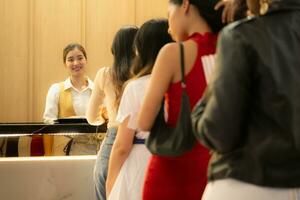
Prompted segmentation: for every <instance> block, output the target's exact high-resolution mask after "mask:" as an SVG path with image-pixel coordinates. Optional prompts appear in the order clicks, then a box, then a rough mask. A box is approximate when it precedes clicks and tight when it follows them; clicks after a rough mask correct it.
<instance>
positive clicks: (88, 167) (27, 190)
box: [0, 155, 96, 200]
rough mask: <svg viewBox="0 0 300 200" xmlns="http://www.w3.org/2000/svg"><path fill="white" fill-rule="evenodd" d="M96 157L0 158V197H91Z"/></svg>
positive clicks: (49, 199)
mask: <svg viewBox="0 0 300 200" xmlns="http://www.w3.org/2000/svg"><path fill="white" fill-rule="evenodd" d="M95 160H96V156H94V155H93V156H53V157H17V158H0V199H1V200H27V199H28V200H83V199H84V200H94V199H95V193H94V185H93V168H94V164H95Z"/></svg>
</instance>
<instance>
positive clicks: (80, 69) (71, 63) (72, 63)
mask: <svg viewBox="0 0 300 200" xmlns="http://www.w3.org/2000/svg"><path fill="white" fill-rule="evenodd" d="M86 63H87V61H86V58H85V57H84V55H83V53H82V52H81V51H80V50H79V49H77V48H75V49H73V50H71V51H69V53H68V54H67V56H66V62H65V65H66V67H67V69H68V71H69V74H70V76H82V75H83V76H84V75H85V65H86Z"/></svg>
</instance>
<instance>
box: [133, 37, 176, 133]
mask: <svg viewBox="0 0 300 200" xmlns="http://www.w3.org/2000/svg"><path fill="white" fill-rule="evenodd" d="M176 67H178V70H179V47H178V44H176V43H170V44H167V45H165V46H164V47H163V48H162V49H161V50H160V52H159V54H158V56H157V58H156V61H155V64H154V67H153V70H152V73H151V77H150V81H149V85H148V87H147V90H146V95H145V97H144V99H143V102H142V107H141V110H140V112H139V114H138V120H137V124H138V129H140V130H143V131H149V130H150V129H151V127H152V125H153V123H154V120H155V117H156V115H157V113H158V111H159V109H160V106H161V102H162V99H163V97H164V94H165V92H166V91H167V90H168V87H169V85H170V83H171V82H172V78H173V74H174V73H175V69H176Z"/></svg>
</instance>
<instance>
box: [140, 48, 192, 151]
mask: <svg viewBox="0 0 300 200" xmlns="http://www.w3.org/2000/svg"><path fill="white" fill-rule="evenodd" d="M179 47H180V64H181V65H180V66H181V88H182V95H181V106H180V112H179V117H178V120H177V123H176V126H175V128H174V127H170V126H168V125H167V124H166V122H165V119H164V104H163V103H162V106H161V108H160V110H159V113H158V115H157V116H156V118H155V121H154V124H153V126H152V128H151V131H150V135H149V137H148V138H147V140H146V146H147V148H148V149H149V151H150V152H151V153H152V154H156V155H160V156H179V155H182V154H183V153H185V152H186V151H189V150H191V149H192V148H193V147H194V145H195V144H196V138H195V136H194V135H193V130H192V122H191V109H190V102H189V97H188V95H187V92H186V85H185V80H184V50H183V45H182V43H179ZM163 102H164V100H163Z"/></svg>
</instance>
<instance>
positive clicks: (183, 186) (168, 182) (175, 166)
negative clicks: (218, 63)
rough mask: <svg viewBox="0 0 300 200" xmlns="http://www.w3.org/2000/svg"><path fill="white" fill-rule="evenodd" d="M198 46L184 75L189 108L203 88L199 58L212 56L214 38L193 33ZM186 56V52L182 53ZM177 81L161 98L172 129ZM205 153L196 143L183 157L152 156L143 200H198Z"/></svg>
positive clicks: (203, 179) (203, 178) (203, 183)
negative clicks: (194, 58)
mask: <svg viewBox="0 0 300 200" xmlns="http://www.w3.org/2000/svg"><path fill="white" fill-rule="evenodd" d="M189 39H190V40H193V41H195V42H196V43H197V45H198V54H197V57H196V60H195V63H194V65H193V67H192V69H191V71H190V72H189V73H188V74H186V76H185V81H186V88H187V94H188V96H189V99H190V105H191V108H192V107H194V105H195V104H196V103H197V102H198V100H199V99H200V98H201V97H202V95H203V92H204V90H205V88H206V85H207V84H206V80H205V76H204V70H203V65H202V61H201V57H203V56H206V55H211V54H215V49H216V42H217V35H215V34H212V33H205V34H202V35H201V34H199V33H194V34H193V35H191V36H190V37H189ZM185 53H186V52H185ZM181 93H182V89H181V85H180V81H179V82H176V83H172V84H171V85H170V86H169V89H168V91H167V92H166V94H165V103H166V104H165V105H166V110H167V112H168V123H169V124H170V125H175V124H176V121H177V118H178V115H179V109H180V103H181ZM209 159H210V155H209V151H208V150H207V149H206V148H205V147H204V146H202V145H201V144H200V143H199V142H197V143H196V145H195V146H194V148H193V149H192V150H190V151H188V152H186V153H184V154H183V155H180V156H176V157H163V156H157V155H152V156H151V159H150V162H149V165H148V168H147V173H146V177H145V181H144V188H143V200H153V199H155V200H165V199H172V200H183V199H188V200H196V199H201V197H202V194H203V192H204V188H205V186H206V183H207V166H208V161H209Z"/></svg>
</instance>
